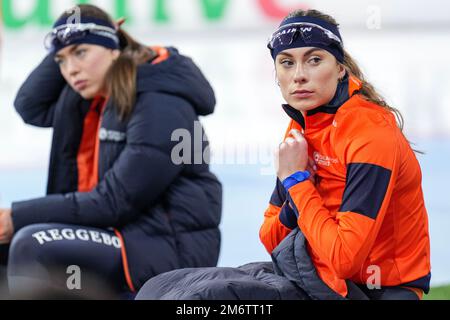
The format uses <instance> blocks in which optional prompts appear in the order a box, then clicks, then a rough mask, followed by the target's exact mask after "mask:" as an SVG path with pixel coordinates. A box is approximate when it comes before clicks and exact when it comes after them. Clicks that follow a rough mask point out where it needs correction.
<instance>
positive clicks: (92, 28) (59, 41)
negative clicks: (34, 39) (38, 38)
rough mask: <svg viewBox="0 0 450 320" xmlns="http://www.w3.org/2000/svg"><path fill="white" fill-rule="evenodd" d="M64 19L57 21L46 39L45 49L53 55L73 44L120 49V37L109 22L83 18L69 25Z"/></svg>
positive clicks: (65, 18) (66, 19)
mask: <svg viewBox="0 0 450 320" xmlns="http://www.w3.org/2000/svg"><path fill="white" fill-rule="evenodd" d="M68 19H69V18H67V17H64V18H61V19H59V20H58V21H56V23H55V24H54V25H53V30H52V31H51V32H50V33H49V34H47V36H46V38H45V47H46V48H47V49H48V50H49V51H50V52H51V53H53V54H56V53H57V52H58V51H59V50H61V49H63V48H65V47H67V46H70V45H73V44H94V45H99V46H102V47H105V48H109V49H119V47H120V46H119V37H118V36H117V31H116V28H115V26H114V25H112V24H111V23H110V22H109V21H106V20H102V19H96V18H91V17H81V19H80V21H77V22H76V23H69V21H68Z"/></svg>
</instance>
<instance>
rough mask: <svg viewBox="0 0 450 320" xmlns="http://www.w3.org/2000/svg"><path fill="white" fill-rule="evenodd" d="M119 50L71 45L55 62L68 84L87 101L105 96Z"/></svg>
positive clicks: (61, 51)
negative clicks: (109, 72)
mask: <svg viewBox="0 0 450 320" xmlns="http://www.w3.org/2000/svg"><path fill="white" fill-rule="evenodd" d="M119 55H120V51H119V50H111V49H107V48H105V47H102V46H97V45H91V44H80V45H71V46H68V47H65V48H63V49H61V50H59V51H58V52H57V54H56V55H55V61H56V63H58V65H59V68H60V70H61V73H62V75H63V77H64V79H66V81H67V83H68V84H69V85H70V86H71V87H72V88H73V89H74V90H75V91H76V92H78V93H79V94H80V95H81V96H82V97H83V98H85V99H92V98H94V97H96V96H98V95H105V94H106V91H105V78H106V74H107V72H108V70H109V68H110V67H111V65H112V63H113V62H114V60H116V59H117V58H118V57H119Z"/></svg>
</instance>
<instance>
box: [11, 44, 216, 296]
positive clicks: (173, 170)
mask: <svg viewBox="0 0 450 320" xmlns="http://www.w3.org/2000/svg"><path fill="white" fill-rule="evenodd" d="M169 52H170V57H169V58H168V59H167V60H165V61H163V62H160V63H158V64H150V63H148V64H144V65H141V66H139V67H138V78H137V100H136V105H135V107H134V110H133V112H132V114H131V116H130V117H129V119H128V120H126V121H125V122H121V121H120V120H119V118H118V115H117V113H116V110H115V108H114V107H113V106H112V105H110V104H107V106H106V109H105V112H104V115H103V118H102V122H101V130H100V134H99V136H100V140H101V141H100V153H99V163H98V165H99V168H98V171H99V184H98V185H97V187H96V188H95V189H94V190H93V191H91V192H85V193H81V192H77V188H78V185H77V184H78V173H77V152H78V148H79V145H80V142H81V137H82V128H83V120H84V117H85V115H86V114H87V112H88V110H89V107H90V104H91V101H86V100H84V99H82V98H81V96H79V95H78V94H77V93H76V92H75V91H74V90H72V89H71V88H70V87H69V86H68V85H67V84H66V83H65V81H64V79H63V78H62V76H61V74H60V72H59V69H58V67H57V65H56V64H55V62H54V61H53V59H52V58H51V57H50V56H49V57H47V58H46V59H44V61H43V62H42V63H41V64H40V65H39V66H38V67H37V68H36V69H35V70H34V71H33V72H32V73H31V75H30V76H29V77H28V79H27V80H26V81H25V83H24V84H23V86H22V87H21V88H20V90H19V92H18V94H17V98H16V101H15V108H16V110H17V112H18V113H19V114H20V115H21V117H22V118H23V120H24V121H25V122H26V123H28V124H31V125H35V126H39V127H52V128H53V141H52V149H51V157H50V166H49V176H48V186H47V194H48V195H47V196H46V197H43V198H39V199H34V200H29V201H24V202H15V203H13V205H12V218H13V223H14V228H15V231H18V230H19V229H20V228H22V227H24V226H27V225H31V224H36V223H47V222H53V223H67V224H75V225H82V226H93V227H100V228H114V229H116V230H118V231H120V233H121V235H122V237H123V239H124V243H125V248H126V253H127V258H128V264H129V271H130V274H131V278H132V283H133V286H134V287H135V288H136V289H139V288H140V287H141V286H142V284H143V283H144V282H145V281H146V280H148V279H149V278H150V277H152V276H154V275H156V274H159V273H162V272H166V271H169V270H173V269H177V268H185V267H208V266H215V265H216V264H217V260H218V256H219V249H220V231H219V228H218V226H219V223H220V218H221V206H222V203H221V202H222V187H221V184H220V182H219V181H218V179H217V178H216V176H215V175H214V174H212V173H211V172H210V170H209V165H208V161H201V163H198V162H199V161H198V155H199V154H201V155H203V154H206V155H207V154H208V152H207V148H208V142H207V141H204V139H202V138H203V129H202V127H201V126H200V125H199V124H198V123H197V121H198V116H199V115H208V114H211V113H213V111H214V106H215V97H214V92H213V90H212V88H211V86H210V84H209V83H208V81H207V80H206V79H205V77H204V76H203V75H202V73H201V71H200V70H199V69H198V68H197V67H196V65H195V64H194V63H193V62H192V60H191V59H189V58H187V57H185V56H182V55H180V54H179V53H178V51H177V50H176V49H174V48H169ZM177 129H182V130H183V131H182V132H185V133H189V134H190V135H191V136H192V146H191V150H190V151H191V152H190V153H191V158H192V161H191V162H190V164H189V163H185V164H181V165H177V164H175V163H174V162H173V161H172V159H171V154H172V151H173V149H174V147H175V146H177V145H179V143H180V141H181V139H180V137H179V136H177V137H175V138H174V139H172V134H173V133H174V131H175V130H177ZM194 138H196V139H197V140H199V139H200V140H199V141H200V143H198V141H197V142H195V143H194ZM172 140H174V141H172ZM183 142H185V141H183ZM188 145H189V144H188ZM184 152H187V151H186V150H185V151H184ZM196 154H197V157H196ZM194 158H196V159H197V162H194ZM204 160H205V159H204Z"/></svg>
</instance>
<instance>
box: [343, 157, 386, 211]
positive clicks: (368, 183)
mask: <svg viewBox="0 0 450 320" xmlns="http://www.w3.org/2000/svg"><path fill="white" fill-rule="evenodd" d="M391 173H392V172H391V170H389V169H386V168H383V167H380V166H377V165H374V164H369V163H350V164H348V165H347V177H346V180H345V190H344V195H343V198H342V204H341V207H340V209H339V211H340V212H347V211H351V212H355V213H359V214H362V215H364V216H366V217H369V218H371V219H376V218H377V215H378V211H380V208H381V205H382V204H383V200H384V197H385V195H386V191H387V188H388V186H389V181H390V178H391Z"/></svg>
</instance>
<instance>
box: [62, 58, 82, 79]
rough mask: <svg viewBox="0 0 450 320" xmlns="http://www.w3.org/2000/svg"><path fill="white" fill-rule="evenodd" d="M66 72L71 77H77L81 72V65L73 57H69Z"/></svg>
mask: <svg viewBox="0 0 450 320" xmlns="http://www.w3.org/2000/svg"><path fill="white" fill-rule="evenodd" d="M65 67H66V73H67V74H68V75H69V76H70V77H75V76H76V75H77V74H78V73H79V72H80V66H79V65H78V63H77V62H76V61H75V60H74V59H72V58H68V59H67V62H66V66H65Z"/></svg>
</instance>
